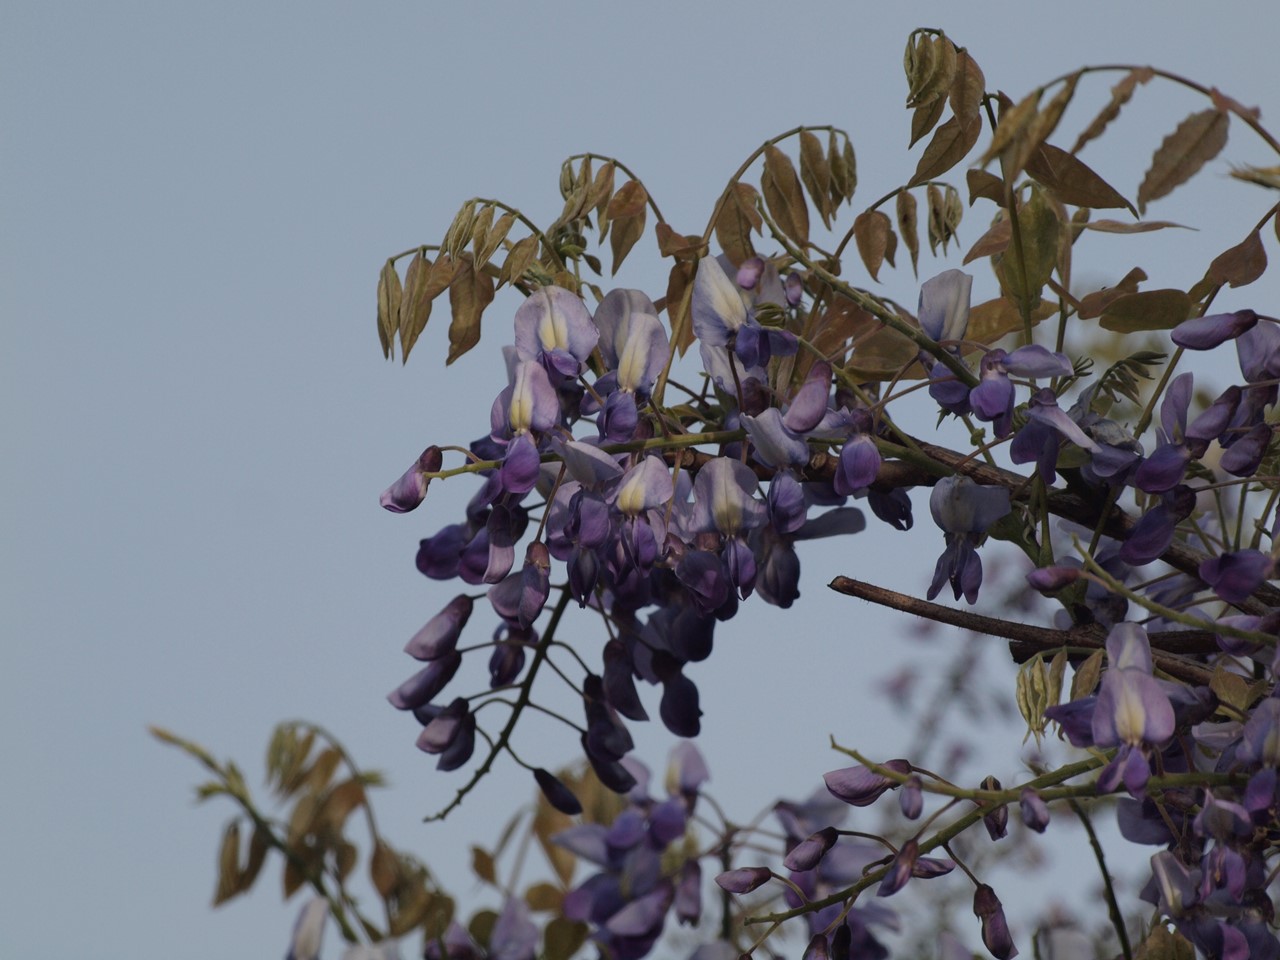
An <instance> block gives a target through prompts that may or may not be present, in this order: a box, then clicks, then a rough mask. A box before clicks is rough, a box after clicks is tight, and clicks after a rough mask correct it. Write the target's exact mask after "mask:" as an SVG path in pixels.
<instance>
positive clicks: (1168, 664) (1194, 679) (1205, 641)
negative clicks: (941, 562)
mask: <svg viewBox="0 0 1280 960" xmlns="http://www.w3.org/2000/svg"><path fill="white" fill-rule="evenodd" d="M829 586H830V587H831V589H832V590H835V591H836V592H837V593H843V594H846V595H847V596H850V597H857V598H858V599H860V600H870V601H871V602H872V603H878V604H880V605H881V606H882V607H889V608H891V609H893V610H901V611H902V612H903V613H910V614H914V615H915V616H917V617H924V618H925V619H927V620H933V621H934V622H935V623H945V624H949V625H950V626H953V627H960V628H961V629H963V630H971V631H973V632H974V633H984V634H986V635H988V636H991V637H1002V638H1003V639H1005V640H1008V641H1010V643H1009V649H1010V651H1011V652H1012V653H1013V655H1014V659H1015V660H1017V661H1018V662H1022V661H1024V660H1027V659H1029V658H1030V657H1031V656H1032V655H1034V654H1036V653H1039V652H1042V651H1050V650H1057V649H1059V648H1061V647H1087V648H1090V649H1093V650H1098V649H1102V648H1104V647H1105V646H1106V641H1107V632H1106V630H1104V629H1103V628H1102V627H1101V626H1099V625H1097V624H1090V625H1089V626H1077V627H1072V628H1071V629H1070V630H1053V629H1050V628H1048V627H1037V626H1033V625H1031V624H1029V623H1017V622H1015V621H1013V620H1001V619H999V618H998V617H988V616H984V615H982V614H980V613H970V612H969V611H967V610H957V609H956V608H954V607H945V606H943V605H942V604H940V603H930V602H929V601H928V600H921V599H919V598H918V597H912V596H908V595H907V594H905V593H898V592H897V591H895V590H889V589H886V588H885V587H877V586H876V585H875V584H872V583H866V582H865V581H862V580H854V579H852V578H850V577H836V578H835V579H834V580H832V581H831V583H830V584H829ZM1150 639H1151V650H1152V660H1153V661H1154V662H1155V665H1156V666H1157V667H1159V668H1160V669H1161V670H1163V671H1164V672H1165V673H1167V674H1169V675H1170V676H1171V677H1177V678H1178V679H1180V680H1186V681H1188V682H1190V683H1208V682H1209V678H1210V677H1211V676H1212V674H1211V673H1210V671H1209V670H1207V669H1205V668H1204V667H1202V666H1200V665H1199V664H1197V663H1192V662H1191V661H1190V660H1187V659H1186V658H1185V657H1182V656H1180V655H1179V654H1180V653H1189V654H1195V653H1208V652H1211V651H1216V650H1217V649H1218V647H1217V642H1216V640H1215V638H1214V635H1213V634H1212V633H1210V632H1209V631H1207V630H1164V631H1157V632H1155V633H1152V634H1151V635H1150ZM1172 651H1177V652H1176V653H1175V652H1172Z"/></svg>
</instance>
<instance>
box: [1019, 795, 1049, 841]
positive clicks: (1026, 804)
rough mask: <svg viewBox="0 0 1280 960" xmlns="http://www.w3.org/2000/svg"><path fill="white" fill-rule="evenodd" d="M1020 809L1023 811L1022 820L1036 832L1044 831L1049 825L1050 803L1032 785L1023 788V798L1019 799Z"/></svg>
mask: <svg viewBox="0 0 1280 960" xmlns="http://www.w3.org/2000/svg"><path fill="white" fill-rule="evenodd" d="M1018 809H1019V810H1020V811H1021V812H1022V822H1023V823H1025V824H1026V825H1027V826H1028V827H1029V828H1030V829H1032V830H1034V831H1035V832H1036V833H1044V831H1045V827H1047V826H1049V805H1048V804H1047V803H1045V802H1044V800H1042V799H1041V798H1040V794H1038V793H1036V792H1035V791H1034V790H1032V789H1031V788H1030V787H1023V788H1022V798H1021V799H1020V800H1019V801H1018Z"/></svg>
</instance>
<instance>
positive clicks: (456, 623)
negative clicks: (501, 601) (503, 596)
mask: <svg viewBox="0 0 1280 960" xmlns="http://www.w3.org/2000/svg"><path fill="white" fill-rule="evenodd" d="M472 607H473V603H472V600H471V598H470V597H468V596H466V595H465V594H462V595H461V596H457V597H454V598H453V599H452V600H450V601H449V603H448V605H447V606H446V607H445V608H444V609H443V610H441V611H440V612H439V613H437V614H436V615H435V616H434V617H432V618H431V619H430V620H428V621H427V625H426V626H425V627H423V628H422V629H421V630H419V631H418V632H417V633H415V634H414V635H413V639H411V640H410V641H409V642H408V643H407V644H405V648H404V652H405V653H407V654H409V656H411V657H413V658H414V659H415V660H436V659H438V658H440V657H443V656H445V655H446V654H450V653H453V650H454V647H455V646H457V643H458V637H459V636H461V634H462V628H463V627H465V626H466V625H467V620H468V619H469V618H470V617H471V610H472Z"/></svg>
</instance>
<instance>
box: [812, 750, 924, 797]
mask: <svg viewBox="0 0 1280 960" xmlns="http://www.w3.org/2000/svg"><path fill="white" fill-rule="evenodd" d="M881 766H883V767H886V768H888V769H890V770H893V771H895V772H897V773H901V774H903V775H906V774H908V773H910V772H911V764H910V763H909V762H907V761H906V760H890V761H888V762H886V763H883V764H881ZM822 779H823V782H825V783H826V785H827V789H828V790H829V791H831V794H832V796H834V797H837V798H839V799H840V800H843V801H844V802H845V803H848V804H852V805H853V806H855V807H866V806H870V805H871V804H873V803H875V802H876V801H877V800H879V799H880V797H881V795H883V794H884V792H885V791H886V790H889V789H890V788H892V787H896V786H897V785H898V783H897V781H895V780H891V779H889V778H888V777H886V776H883V775H882V774H879V773H873V772H872V771H871V770H870V769H868V768H867V767H864V766H862V765H858V766H856V767H845V768H843V769H841V770H832V771H831V772H830V773H826V774H823V776H822Z"/></svg>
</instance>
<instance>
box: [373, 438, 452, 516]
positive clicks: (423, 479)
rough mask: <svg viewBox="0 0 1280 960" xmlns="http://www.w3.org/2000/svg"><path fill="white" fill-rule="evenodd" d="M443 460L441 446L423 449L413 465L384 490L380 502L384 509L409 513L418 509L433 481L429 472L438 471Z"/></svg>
mask: <svg viewBox="0 0 1280 960" xmlns="http://www.w3.org/2000/svg"><path fill="white" fill-rule="evenodd" d="M443 462H444V459H443V457H442V456H441V454H440V448H439V447H436V446H431V447H427V449H425V450H423V451H422V455H421V456H420V457H418V459H417V460H415V461H414V462H413V466H411V467H410V468H409V469H408V470H406V471H405V473H404V475H403V476H402V477H401V478H400V479H399V480H397V481H396V482H395V483H393V484H392V485H391V486H389V487H387V489H386V490H384V491H382V497H381V498H380V502H381V504H382V506H383V509H385V510H390V511H391V512H392V513H408V512H409V511H410V510H416V509H417V508H418V506H419V504H421V503H422V501H423V500H425V499H426V497H427V487H428V486H429V485H430V483H431V480H430V478H429V477H428V476H427V474H429V473H438V472H439V471H440V465H441V464H442V463H443Z"/></svg>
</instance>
